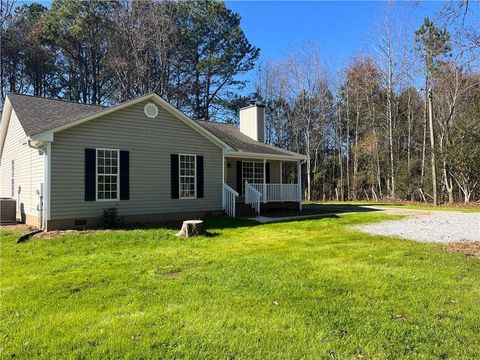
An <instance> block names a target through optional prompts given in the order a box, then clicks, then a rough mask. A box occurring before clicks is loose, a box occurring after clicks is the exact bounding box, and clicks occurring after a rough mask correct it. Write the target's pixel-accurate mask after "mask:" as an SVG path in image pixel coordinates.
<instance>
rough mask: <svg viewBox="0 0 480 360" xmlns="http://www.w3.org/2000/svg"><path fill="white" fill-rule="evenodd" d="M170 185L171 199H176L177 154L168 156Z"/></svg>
mask: <svg viewBox="0 0 480 360" xmlns="http://www.w3.org/2000/svg"><path fill="white" fill-rule="evenodd" d="M170 184H171V196H172V199H178V197H179V196H178V195H179V194H178V191H179V190H178V154H171V155H170Z"/></svg>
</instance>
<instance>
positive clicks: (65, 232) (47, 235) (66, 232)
mask: <svg viewBox="0 0 480 360" xmlns="http://www.w3.org/2000/svg"><path fill="white" fill-rule="evenodd" d="M105 231H109V230H53V231H48V232H45V231H43V232H40V233H38V234H35V235H34V236H33V238H34V239H54V238H58V237H62V236H65V235H82V234H91V233H98V232H105Z"/></svg>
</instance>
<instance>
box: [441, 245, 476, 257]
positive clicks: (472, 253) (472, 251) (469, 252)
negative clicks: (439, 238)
mask: <svg viewBox="0 0 480 360" xmlns="http://www.w3.org/2000/svg"><path fill="white" fill-rule="evenodd" d="M445 249H446V250H447V251H457V252H461V253H464V254H465V255H466V256H469V257H474V258H477V259H480V241H472V242H460V243H454V244H448V245H446V246H445Z"/></svg>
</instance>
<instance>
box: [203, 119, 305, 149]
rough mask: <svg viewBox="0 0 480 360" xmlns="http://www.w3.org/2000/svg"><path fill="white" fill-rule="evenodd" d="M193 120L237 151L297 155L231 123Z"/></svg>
mask: <svg viewBox="0 0 480 360" xmlns="http://www.w3.org/2000/svg"><path fill="white" fill-rule="evenodd" d="M195 121H196V122H197V123H198V124H199V125H201V126H203V127H204V128H205V129H207V130H208V131H210V132H211V133H212V134H213V135H215V136H216V137H218V138H219V139H221V140H222V141H223V142H225V143H227V144H228V145H230V146H231V147H232V148H234V149H235V150H237V151H244V152H252V153H258V154H270V155H283V156H285V155H287V156H295V155H296V156H298V154H297V153H294V152H292V151H288V150H285V149H281V148H278V147H275V146H271V145H267V144H264V143H261V142H258V141H255V140H253V139H251V138H249V137H248V136H247V135H245V134H244V133H242V132H240V130H239V129H238V128H237V127H235V126H233V125H232V124H224V123H218V122H214V121H204V120H195Z"/></svg>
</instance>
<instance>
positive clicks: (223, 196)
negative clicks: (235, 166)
mask: <svg viewBox="0 0 480 360" xmlns="http://www.w3.org/2000/svg"><path fill="white" fill-rule="evenodd" d="M224 186H225V150H222V210H225V189H224Z"/></svg>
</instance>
